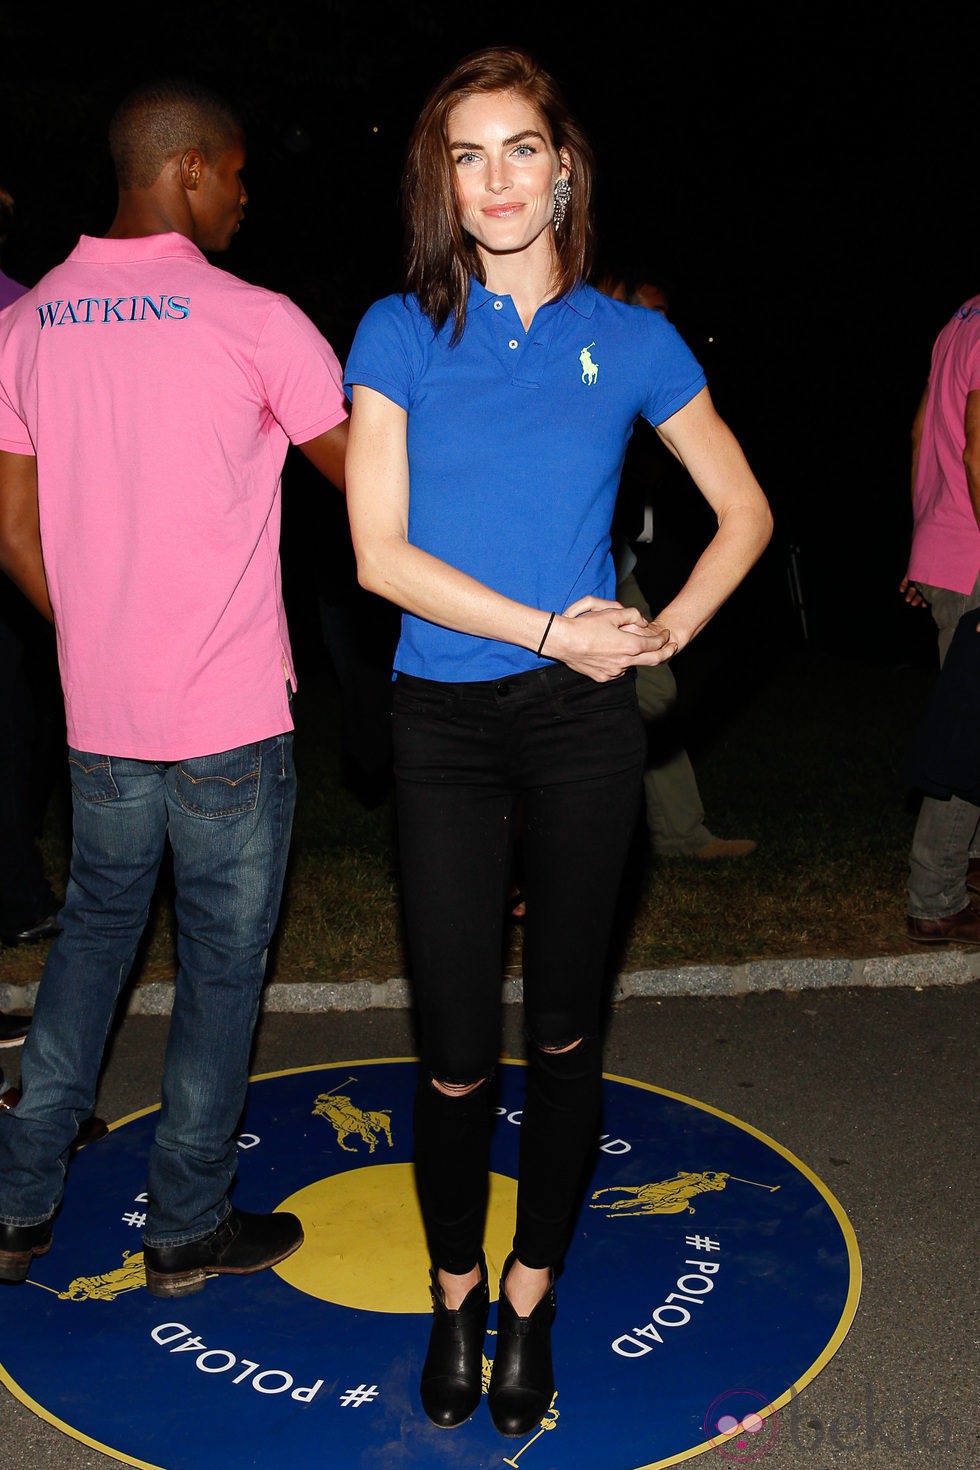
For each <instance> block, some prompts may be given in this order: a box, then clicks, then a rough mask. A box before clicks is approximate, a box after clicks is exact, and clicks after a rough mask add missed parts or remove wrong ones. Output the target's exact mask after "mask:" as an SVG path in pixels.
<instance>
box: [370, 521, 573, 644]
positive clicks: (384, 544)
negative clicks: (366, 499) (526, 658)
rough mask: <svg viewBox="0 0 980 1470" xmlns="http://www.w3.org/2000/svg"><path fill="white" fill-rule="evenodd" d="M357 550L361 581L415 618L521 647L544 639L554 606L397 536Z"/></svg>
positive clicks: (390, 536) (458, 631) (371, 543)
mask: <svg viewBox="0 0 980 1470" xmlns="http://www.w3.org/2000/svg"><path fill="white" fill-rule="evenodd" d="M356 549H357V569H358V580H359V581H360V583H361V585H362V586H363V587H365V588H367V590H368V591H370V592H375V593H377V594H378V595H379V596H381V597H385V598H387V599H388V601H389V602H394V603H395V604H396V605H397V606H398V607H401V608H403V609H404V610H405V611H406V612H409V613H412V614H414V616H415V617H419V618H424V619H425V620H426V621H427V622H430V623H438V624H440V625H441V626H442V627H444V628H451V629H453V630H454V631H455V632H457V633H470V634H473V635H475V636H476V637H479V638H493V639H496V640H498V641H499V642H501V643H514V644H517V645H519V646H520V647H522V648H530V649H536V648H537V647H538V644H539V643H540V642H541V639H542V637H543V635H544V631H545V627H546V626H547V622H548V616H549V612H550V609H545V610H542V609H539V608H534V607H530V606H527V605H526V604H524V603H521V602H516V601H514V600H513V599H512V598H509V597H505V596H503V594H502V593H499V592H495V591H494V590H493V589H492V588H490V587H487V586H485V585H484V583H482V582H478V581H477V580H476V579H475V578H473V577H470V576H468V575H467V574H466V573H465V572H461V571H459V569H458V568H456V567H453V566H450V565H449V564H448V563H447V562H444V561H441V560H440V559H439V558H438V557H436V556H432V555H431V554H430V553H429V552H427V551H423V550H422V549H421V548H420V547H418V546H413V545H412V544H411V543H410V542H408V541H406V540H405V539H404V538H403V537H401V536H398V535H389V536H386V537H383V538H381V539H379V540H378V541H377V542H372V541H368V542H367V544H365V543H364V542H363V541H362V542H361V543H360V544H358V545H357V547H356ZM558 611H561V609H558Z"/></svg>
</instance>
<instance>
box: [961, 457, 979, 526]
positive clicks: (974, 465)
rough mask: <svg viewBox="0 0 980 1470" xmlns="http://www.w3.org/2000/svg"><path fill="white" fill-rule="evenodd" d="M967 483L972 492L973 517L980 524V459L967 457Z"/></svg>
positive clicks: (965, 462) (965, 461)
mask: <svg viewBox="0 0 980 1470" xmlns="http://www.w3.org/2000/svg"><path fill="white" fill-rule="evenodd" d="M964 464H965V466H966V484H967V489H968V490H969V492H970V504H971V505H972V506H973V517H974V520H975V521H976V523H977V525H978V526H980V459H973V460H969V459H965V460H964Z"/></svg>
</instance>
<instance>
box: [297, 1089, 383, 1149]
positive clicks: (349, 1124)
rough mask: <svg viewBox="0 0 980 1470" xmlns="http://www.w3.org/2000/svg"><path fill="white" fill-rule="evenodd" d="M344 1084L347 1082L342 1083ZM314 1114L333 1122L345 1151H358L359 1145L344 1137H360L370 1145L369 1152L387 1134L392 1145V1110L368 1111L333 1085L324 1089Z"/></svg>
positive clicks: (315, 1104) (314, 1107) (315, 1105)
mask: <svg viewBox="0 0 980 1470" xmlns="http://www.w3.org/2000/svg"><path fill="white" fill-rule="evenodd" d="M356 1081H357V1078H356V1077H348V1079H347V1082H356ZM340 1085H341V1086H342V1087H346V1086H347V1083H346V1082H342V1083H341V1084H340ZM313 1115H314V1117H317V1118H326V1120H327V1122H328V1123H331V1124H332V1125H333V1128H334V1131H335V1132H336V1134H337V1142H338V1143H339V1144H340V1147H341V1148H342V1149H343V1150H344V1152H345V1153H348V1154H355V1153H357V1149H356V1148H351V1147H350V1145H349V1144H347V1143H345V1142H344V1139H345V1138H352V1137H356V1138H360V1139H362V1140H363V1142H364V1143H366V1144H367V1146H368V1153H372V1154H373V1153H374V1151H375V1149H376V1148H377V1146H378V1140H379V1138H381V1137H384V1138H386V1139H387V1140H388V1147H389V1148H391V1109H390V1108H385V1109H383V1110H382V1111H375V1112H365V1111H364V1110H363V1109H362V1108H359V1107H357V1106H356V1105H355V1103H354V1102H353V1101H352V1099H351V1098H350V1097H349V1096H348V1095H347V1094H346V1093H338V1091H337V1089H336V1088H335V1087H334V1088H332V1089H331V1090H330V1092H321V1093H320V1094H319V1095H318V1097H317V1100H316V1102H315V1103H314V1105H313Z"/></svg>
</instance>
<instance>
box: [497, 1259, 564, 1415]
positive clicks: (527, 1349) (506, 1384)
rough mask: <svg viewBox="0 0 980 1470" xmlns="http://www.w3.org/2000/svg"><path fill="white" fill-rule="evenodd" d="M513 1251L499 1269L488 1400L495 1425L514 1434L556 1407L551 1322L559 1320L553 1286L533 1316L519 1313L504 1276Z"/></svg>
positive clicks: (510, 1264) (509, 1265)
mask: <svg viewBox="0 0 980 1470" xmlns="http://www.w3.org/2000/svg"><path fill="white" fill-rule="evenodd" d="M513 1262H514V1255H513V1253H512V1254H511V1255H509V1256H508V1257H507V1259H506V1261H505V1262H504V1268H503V1271H502V1272H501V1273H500V1297H499V1299H498V1301H497V1348H496V1352H495V1355H494V1360H493V1371H492V1372H491V1374H490V1387H489V1389H488V1391H487V1401H488V1403H489V1406H490V1417H491V1419H492V1420H493V1422H494V1426H495V1428H496V1429H497V1430H498V1431H499V1432H500V1433H501V1434H506V1435H507V1436H508V1437H510V1438H516V1437H517V1436H518V1435H523V1434H528V1433H529V1432H530V1431H531V1430H532V1429H534V1428H535V1427H536V1426H537V1425H538V1424H540V1422H541V1420H542V1418H543V1417H544V1415H545V1414H546V1413H547V1412H548V1410H549V1409H550V1408H551V1400H552V1399H553V1398H554V1395H555V1373H554V1368H553V1367H552V1363H551V1324H552V1322H553V1321H554V1320H555V1288H554V1276H553V1275H552V1277H551V1279H550V1281H549V1284H548V1289H547V1291H546V1292H545V1294H544V1296H543V1297H542V1298H541V1300H540V1301H539V1302H538V1304H537V1306H536V1307H535V1308H534V1311H533V1312H532V1313H531V1315H530V1316H529V1317H518V1315H517V1313H516V1312H515V1311H514V1308H513V1307H512V1306H511V1304H510V1302H509V1301H508V1300H507V1294H506V1292H505V1291H504V1282H505V1281H506V1279H507V1272H508V1271H509V1270H510V1268H511V1266H512V1265H513Z"/></svg>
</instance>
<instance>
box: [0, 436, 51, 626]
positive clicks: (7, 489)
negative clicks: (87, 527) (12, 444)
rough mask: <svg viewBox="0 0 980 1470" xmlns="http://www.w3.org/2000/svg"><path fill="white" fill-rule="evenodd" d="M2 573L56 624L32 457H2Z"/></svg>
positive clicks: (0, 476) (0, 550)
mask: <svg viewBox="0 0 980 1470" xmlns="http://www.w3.org/2000/svg"><path fill="white" fill-rule="evenodd" d="M0 571H3V572H4V573H5V574H6V575H7V576H8V577H9V578H10V580H11V581H12V582H13V583H15V585H16V586H18V587H19V588H20V590H21V592H23V594H24V596H25V597H26V598H27V599H28V601H29V602H31V603H32V604H33V605H34V607H36V608H37V610H38V612H39V613H41V615H42V617H45V618H47V620H48V622H49V623H50V622H53V621H54V617H53V614H52V611H51V601H50V598H49V597H48V583H47V578H46V577H45V574H44V561H43V559H42V557H41V531H40V524H39V520H38V506H37V462H36V460H35V459H34V458H33V457H32V456H30V455H25V454H8V453H5V452H4V453H0Z"/></svg>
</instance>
